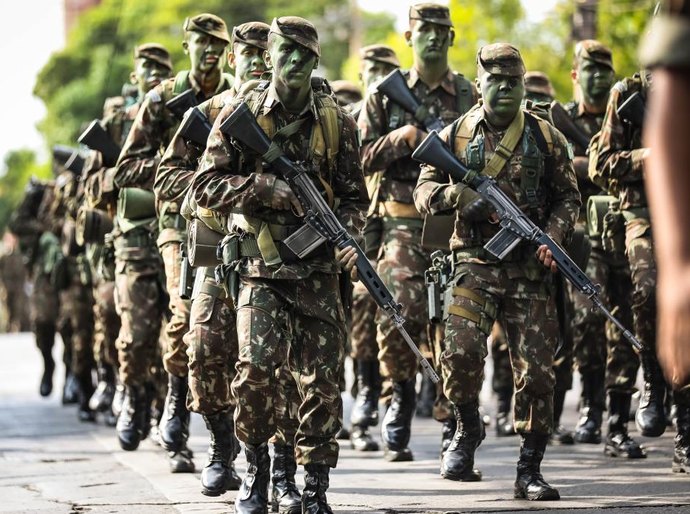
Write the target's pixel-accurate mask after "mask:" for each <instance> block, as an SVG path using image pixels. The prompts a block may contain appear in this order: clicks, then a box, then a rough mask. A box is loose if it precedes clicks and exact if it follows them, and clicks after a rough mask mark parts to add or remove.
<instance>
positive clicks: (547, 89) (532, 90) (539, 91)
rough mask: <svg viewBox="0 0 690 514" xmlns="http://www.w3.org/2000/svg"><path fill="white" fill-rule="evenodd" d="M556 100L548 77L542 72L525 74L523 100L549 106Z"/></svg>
mask: <svg viewBox="0 0 690 514" xmlns="http://www.w3.org/2000/svg"><path fill="white" fill-rule="evenodd" d="M554 98H556V91H555V90H554V89H553V86H552V85H551V81H550V80H549V77H548V75H546V73H544V72H542V71H528V72H527V73H525V99H526V100H530V101H531V102H533V103H544V104H550V103H551V102H553V100H554Z"/></svg>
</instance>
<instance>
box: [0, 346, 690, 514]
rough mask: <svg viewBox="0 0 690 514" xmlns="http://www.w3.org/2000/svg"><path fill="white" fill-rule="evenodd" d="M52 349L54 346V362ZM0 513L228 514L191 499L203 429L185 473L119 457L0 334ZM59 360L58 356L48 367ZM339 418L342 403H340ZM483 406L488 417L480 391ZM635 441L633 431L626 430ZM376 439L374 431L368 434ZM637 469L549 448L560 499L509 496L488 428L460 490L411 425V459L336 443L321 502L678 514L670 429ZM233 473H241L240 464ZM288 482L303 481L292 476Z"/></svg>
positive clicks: (217, 503) (595, 451)
mask: <svg viewBox="0 0 690 514" xmlns="http://www.w3.org/2000/svg"><path fill="white" fill-rule="evenodd" d="M59 351H61V345H60V343H59V342H58V343H57V344H56V348H55V350H54V353H55V356H56V357H57V356H58V353H59ZM0 355H2V358H1V359H0V512H3V513H4V512H12V513H20V512H45V513H51V514H52V513H56V514H57V513H85V512H89V513H145V514H149V513H150V514H158V513H174V512H180V513H231V512H233V507H232V504H233V500H234V493H227V494H226V495H224V496H222V497H220V498H208V497H205V496H203V495H201V493H200V492H199V475H200V470H201V468H202V467H203V466H204V465H205V460H206V447H207V441H208V439H207V432H206V429H205V427H204V425H203V422H202V420H201V418H200V417H199V416H196V415H194V416H193V420H192V436H191V439H190V443H191V444H190V446H191V448H192V449H193V450H194V453H195V462H196V465H197V469H198V470H199V471H197V472H196V473H194V474H185V475H181V474H178V475H173V474H171V473H169V471H168V465H167V460H166V458H165V455H164V453H163V452H162V450H161V449H160V448H158V447H157V446H155V445H154V444H153V443H152V442H150V441H144V442H143V443H142V445H141V446H140V448H139V449H138V450H137V451H135V452H124V451H121V450H120V448H119V445H118V443H117V439H116V436H115V432H114V430H113V429H111V428H107V427H105V426H103V424H102V423H100V422H99V423H98V424H96V425H94V424H83V423H80V422H78V421H77V418H76V407H74V406H69V407H63V406H61V405H60V402H59V395H58V394H57V393H58V391H59V389H60V387H61V386H62V380H61V377H62V370H61V369H60V368H58V370H57V372H56V375H55V376H56V391H54V392H53V395H52V396H51V397H50V398H47V399H43V398H41V397H39V395H38V380H39V375H40V357H39V354H38V352H37V351H36V349H35V348H34V344H33V339H32V337H31V336H30V335H29V334H19V335H3V336H0ZM56 360H59V359H56ZM577 394H578V391H577V390H574V391H572V392H571V393H569V395H568V397H567V400H566V411H565V414H564V418H563V421H564V424H565V425H566V426H568V427H570V428H572V427H574V425H575V423H576V420H577V413H576V411H575V402H576V398H577ZM345 396H346V397H345V400H346V411H348V410H349V407H350V405H351V402H352V400H351V398H350V397H349V395H345ZM483 403H484V404H485V405H486V409H487V411H488V412H489V413H493V403H494V402H493V401H492V399H491V397H490V394H489V393H488V391H487V392H485V394H484V398H483ZM630 430H631V433H632V434H633V436H635V437H637V436H636V433H635V428H634V424H633V423H631V424H630ZM377 437H378V434H377ZM640 441H642V442H644V444H645V446H646V448H647V452H648V458H647V459H646V460H636V461H630V460H623V459H613V458H609V457H605V456H604V454H603V446H602V445H575V446H550V447H549V448H548V450H547V454H546V458H545V461H544V463H543V465H542V472H543V474H544V476H545V477H546V479H547V480H548V481H549V482H550V483H551V484H552V485H554V486H557V487H558V488H559V490H560V493H561V496H562V500H561V501H559V502H527V501H525V500H514V499H513V498H512V490H513V480H514V477H515V462H516V460H517V455H518V444H519V442H518V439H517V438H502V439H498V438H496V437H495V436H494V431H493V427H490V428H489V430H488V437H487V438H486V440H485V441H484V443H483V444H482V446H481V447H480V448H479V450H478V451H477V456H476V464H477V466H478V467H479V468H480V469H481V470H482V472H483V474H484V480H483V481H482V482H476V483H461V482H451V481H447V480H443V479H442V478H441V477H440V476H439V473H438V470H439V458H438V447H439V442H440V425H439V424H438V423H436V422H434V421H432V420H428V419H419V418H417V419H415V421H414V424H413V437H412V443H411V448H412V451H413V453H414V455H415V461H414V462H410V463H388V462H386V461H384V460H383V458H382V452H371V453H359V452H355V451H353V450H351V449H350V448H349V445H348V444H347V442H344V444H343V446H342V451H341V455H340V461H339V463H338V467H337V469H335V470H334V471H333V472H332V473H331V487H330V489H329V492H328V498H329V502H330V504H331V506H332V507H333V509H334V511H335V512H337V513H341V514H345V513H347V514H355V513H386V514H395V513H425V512H445V513H454V512H526V511H537V510H539V511H543V512H549V511H558V512H559V513H569V512H573V513H578V514H580V513H590V512H591V513H594V512H601V511H602V509H611V510H610V511H611V512H612V513H615V514H630V513H635V514H638V513H639V514H643V513H651V514H658V513H690V476H686V475H676V474H673V473H672V472H671V455H672V450H673V431H672V429H670V430H669V431H667V432H666V434H664V435H663V436H662V437H660V438H658V439H645V438H640ZM237 467H238V471H239V472H240V473H243V472H244V469H245V463H244V459H243V457H242V456H241V457H240V458H239V459H238V463H237ZM298 473H299V474H300V476H299V477H298V483H299V484H300V485H302V484H303V482H302V477H301V472H298Z"/></svg>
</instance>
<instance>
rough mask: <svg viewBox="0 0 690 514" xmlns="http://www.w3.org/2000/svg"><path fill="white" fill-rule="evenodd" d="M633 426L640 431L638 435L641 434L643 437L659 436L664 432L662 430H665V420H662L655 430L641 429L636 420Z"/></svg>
mask: <svg viewBox="0 0 690 514" xmlns="http://www.w3.org/2000/svg"><path fill="white" fill-rule="evenodd" d="M635 426H636V427H637V430H639V431H640V435H643V436H645V437H660V436H662V435H663V434H664V432H666V422H664V424H663V426H661V427H660V428H658V429H657V430H649V429H647V430H644V429H642V427H640V425H638V424H637V422H635Z"/></svg>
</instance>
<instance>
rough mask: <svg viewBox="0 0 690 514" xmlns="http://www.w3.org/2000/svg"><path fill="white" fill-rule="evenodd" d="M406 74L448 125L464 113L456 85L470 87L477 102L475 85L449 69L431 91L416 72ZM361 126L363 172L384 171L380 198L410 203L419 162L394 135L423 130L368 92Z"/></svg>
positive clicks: (414, 89) (388, 102)
mask: <svg viewBox="0 0 690 514" xmlns="http://www.w3.org/2000/svg"><path fill="white" fill-rule="evenodd" d="M404 75H405V78H406V79H407V85H408V86H409V87H410V90H411V91H412V93H414V95H415V96H416V97H417V98H418V99H419V100H420V101H421V102H423V103H424V105H426V106H427V107H428V109H429V111H430V112H431V114H432V115H434V116H438V117H440V118H441V119H442V120H443V121H444V122H445V123H446V124H447V125H449V124H451V123H452V122H453V121H454V120H456V119H458V118H459V117H460V116H461V115H462V114H464V112H459V98H458V96H457V95H458V91H457V89H458V88H457V85H456V82H457V84H461V83H462V84H463V87H469V88H470V90H471V98H472V103H474V102H476V100H477V93H476V90H475V88H474V86H473V85H472V84H471V83H470V82H468V81H466V80H465V79H464V78H461V77H462V75H459V74H456V73H453V72H452V71H450V70H448V73H447V74H446V76H445V78H444V79H443V80H442V81H441V84H440V85H439V86H438V87H437V88H436V89H434V90H433V91H430V90H429V87H428V86H427V85H426V84H425V83H424V82H423V81H422V80H421V78H420V77H419V75H418V73H417V71H416V70H415V69H411V70H409V71H406V72H404ZM393 116H395V117H399V118H400V119H399V121H396V120H395V119H393ZM358 125H359V129H360V132H361V136H362V152H361V154H362V168H363V170H364V173H365V174H371V173H374V172H376V171H380V170H385V172H384V177H383V181H382V183H381V188H380V190H379V199H380V200H382V201H390V200H392V201H397V202H402V203H408V204H411V203H412V202H413V200H412V191H413V190H414V187H415V184H416V183H417V178H418V177H419V163H418V162H416V161H414V160H412V158H411V155H412V152H413V151H414V148H410V147H409V146H408V145H407V143H406V142H405V141H403V140H402V139H401V138H400V137H399V136H397V135H395V134H392V133H391V132H392V130H393V129H395V128H398V127H402V126H404V125H414V126H416V127H418V128H420V129H422V130H424V127H423V126H422V125H421V124H420V123H419V122H418V121H417V120H416V119H415V118H414V116H413V115H412V114H409V113H407V112H404V111H403V110H402V109H400V108H399V107H398V106H397V105H395V104H394V103H393V102H392V101H391V100H389V99H388V98H387V97H386V96H385V95H384V94H382V93H379V92H378V91H370V92H369V93H368V95H367V97H366V99H365V105H364V107H363V108H362V111H361V113H360V115H359V119H358ZM391 125H394V126H391Z"/></svg>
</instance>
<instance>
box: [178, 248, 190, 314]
mask: <svg viewBox="0 0 690 514" xmlns="http://www.w3.org/2000/svg"><path fill="white" fill-rule="evenodd" d="M180 252H181V254H182V260H181V261H180V289H179V295H180V298H182V299H183V300H190V299H191V298H192V290H193V289H194V268H192V266H191V265H190V264H189V260H188V259H187V248H186V245H185V243H182V245H181V246H180Z"/></svg>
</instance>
